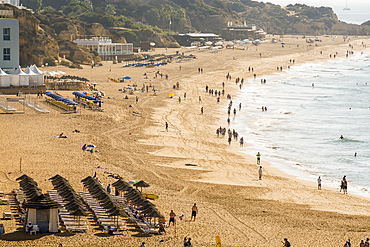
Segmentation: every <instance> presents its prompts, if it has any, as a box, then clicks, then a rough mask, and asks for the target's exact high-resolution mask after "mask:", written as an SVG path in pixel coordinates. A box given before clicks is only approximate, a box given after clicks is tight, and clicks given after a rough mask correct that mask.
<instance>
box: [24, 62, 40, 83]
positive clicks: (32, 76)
mask: <svg viewBox="0 0 370 247" xmlns="http://www.w3.org/2000/svg"><path fill="white" fill-rule="evenodd" d="M24 73H26V74H27V75H28V76H29V78H30V79H29V85H37V77H38V76H37V74H36V73H35V72H33V71H32V70H31V69H30V67H28V66H27V68H26V69H25V70H24Z"/></svg>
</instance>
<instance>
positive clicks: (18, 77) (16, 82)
mask: <svg viewBox="0 0 370 247" xmlns="http://www.w3.org/2000/svg"><path fill="white" fill-rule="evenodd" d="M10 85H11V86H28V85H29V76H28V75H27V74H26V73H24V72H23V71H22V69H21V66H18V68H17V70H16V71H14V73H13V74H11V75H10Z"/></svg>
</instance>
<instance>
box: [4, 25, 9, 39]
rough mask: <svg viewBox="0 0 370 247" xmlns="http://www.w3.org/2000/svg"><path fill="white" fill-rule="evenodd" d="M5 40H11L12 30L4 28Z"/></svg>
mask: <svg viewBox="0 0 370 247" xmlns="http://www.w3.org/2000/svg"><path fill="white" fill-rule="evenodd" d="M4 40H10V28H4Z"/></svg>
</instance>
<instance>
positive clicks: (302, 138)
mask: <svg viewBox="0 0 370 247" xmlns="http://www.w3.org/2000/svg"><path fill="white" fill-rule="evenodd" d="M264 78H266V80H267V83H266V84H261V82H260V79H261V78H257V79H256V80H251V81H250V82H249V83H250V84H249V85H244V87H243V88H242V92H241V94H240V95H239V96H238V98H236V99H234V101H235V102H236V103H235V104H239V103H240V102H241V103H242V110H241V111H240V112H239V111H238V113H237V116H236V117H235V119H233V121H232V122H233V123H232V124H231V126H230V128H231V129H235V130H236V131H238V133H239V136H240V137H241V136H243V137H244V140H245V143H247V144H248V145H249V146H247V147H244V149H243V151H244V152H246V153H248V154H251V155H253V156H255V155H256V153H257V151H259V152H261V155H262V156H261V159H262V160H267V161H269V162H270V163H271V164H272V165H273V166H275V167H277V168H279V169H281V170H283V171H285V172H287V173H289V174H293V175H296V176H298V177H299V178H303V179H307V180H312V181H316V179H317V177H318V176H321V177H322V179H323V185H329V186H334V187H337V188H339V184H340V180H341V178H342V177H343V175H346V176H347V180H348V181H349V192H350V193H357V194H362V195H365V196H368V197H370V177H369V175H370V53H364V54H360V53H358V54H355V55H351V56H350V57H349V58H346V59H345V58H344V59H332V60H330V61H327V62H320V63H313V64H304V65H301V66H292V67H291V69H290V70H287V71H286V73H280V74H277V75H274V76H270V77H264ZM312 84H314V86H312ZM262 106H266V107H267V111H266V112H262V109H261V108H262ZM234 107H237V105H234ZM341 135H343V137H344V139H340V138H339V137H340V136H341ZM355 152H356V153H357V156H356V157H355V156H354V154H355Z"/></svg>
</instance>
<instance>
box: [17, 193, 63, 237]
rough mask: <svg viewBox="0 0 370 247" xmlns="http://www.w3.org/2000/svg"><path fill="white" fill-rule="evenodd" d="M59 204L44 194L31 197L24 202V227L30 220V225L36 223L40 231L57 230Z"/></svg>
mask: <svg viewBox="0 0 370 247" xmlns="http://www.w3.org/2000/svg"><path fill="white" fill-rule="evenodd" d="M59 206H60V205H59V204H58V203H56V202H54V201H53V200H52V199H51V198H50V197H49V196H48V195H46V194H41V195H40V196H37V197H34V198H32V199H31V200H30V201H28V202H27V203H26V204H25V207H26V208H27V213H26V221H25V222H24V227H26V225H27V224H28V223H29V222H31V223H32V225H38V227H39V232H40V233H46V232H58V224H59V216H58V207H59Z"/></svg>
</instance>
